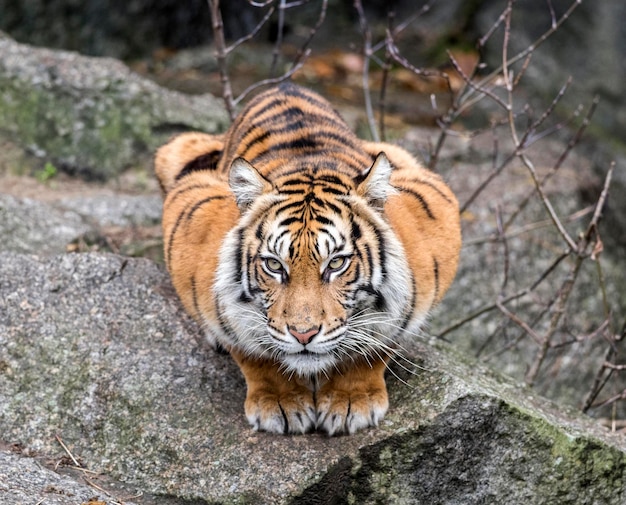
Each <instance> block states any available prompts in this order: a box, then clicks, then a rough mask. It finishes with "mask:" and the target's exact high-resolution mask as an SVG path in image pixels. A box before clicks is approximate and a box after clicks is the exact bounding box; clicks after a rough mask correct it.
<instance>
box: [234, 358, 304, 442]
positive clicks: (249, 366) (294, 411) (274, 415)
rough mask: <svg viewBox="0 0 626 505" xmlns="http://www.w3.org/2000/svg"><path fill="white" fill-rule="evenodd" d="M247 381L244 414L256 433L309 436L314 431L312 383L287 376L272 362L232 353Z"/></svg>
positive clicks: (294, 376)
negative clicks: (304, 434) (302, 434)
mask: <svg viewBox="0 0 626 505" xmlns="http://www.w3.org/2000/svg"><path fill="white" fill-rule="evenodd" d="M231 355H232V356H233V358H234V359H235V361H236V362H237V364H238V365H239V368H240V369H241V372H242V373H243V375H244V377H245V379H246V385H247V386H248V391H247V394H246V402H245V411H246V417H247V418H248V421H249V422H250V424H251V425H252V426H253V427H254V429H256V430H260V431H269V432H271V433H282V434H288V433H308V432H310V431H313V430H314V429H315V419H316V414H315V404H314V401H313V391H312V389H311V388H310V387H309V384H308V383H307V382H306V381H304V380H302V379H299V378H298V377H297V376H296V375H293V376H289V375H285V374H284V373H283V372H282V371H281V370H280V369H279V366H278V365H277V364H276V363H274V362H272V361H269V360H266V359H259V358H251V357H244V356H243V354H242V353H240V352H238V351H236V350H231Z"/></svg>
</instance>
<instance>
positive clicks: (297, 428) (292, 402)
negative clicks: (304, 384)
mask: <svg viewBox="0 0 626 505" xmlns="http://www.w3.org/2000/svg"><path fill="white" fill-rule="evenodd" d="M245 409H246V417H247V418H248V421H249V422H250V424H251V425H252V426H253V427H254V429H255V430H258V431H268V432H270V433H280V434H285V435H286V434H288V433H294V434H302V433H309V432H311V431H313V430H314V429H315V424H316V413H315V404H314V403H313V394H312V393H311V392H310V391H307V390H302V391H288V392H282V393H276V392H272V391H267V390H265V391H256V392H253V393H249V394H248V397H247V398H246V404H245Z"/></svg>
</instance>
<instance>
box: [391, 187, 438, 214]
mask: <svg viewBox="0 0 626 505" xmlns="http://www.w3.org/2000/svg"><path fill="white" fill-rule="evenodd" d="M394 187H395V188H396V189H399V190H400V191H402V192H404V193H406V194H408V195H411V196H412V197H414V198H415V199H416V200H417V201H418V202H419V203H420V205H421V206H422V209H424V212H426V215H427V216H428V217H429V218H430V219H435V216H434V214H433V213H432V211H431V210H430V207H429V206H428V203H426V199H425V198H424V197H423V196H422V195H421V194H420V193H418V192H417V191H413V190H412V189H409V188H402V187H397V186H394Z"/></svg>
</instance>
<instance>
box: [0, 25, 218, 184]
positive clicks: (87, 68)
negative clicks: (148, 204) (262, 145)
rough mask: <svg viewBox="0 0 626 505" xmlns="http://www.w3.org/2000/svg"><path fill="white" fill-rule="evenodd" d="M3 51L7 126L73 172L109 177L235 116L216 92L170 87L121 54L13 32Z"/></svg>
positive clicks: (1, 85)
mask: <svg viewBox="0 0 626 505" xmlns="http://www.w3.org/2000/svg"><path fill="white" fill-rule="evenodd" d="M0 54H1V55H2V56H1V57H0V131H2V132H3V134H5V135H8V137H9V138H10V139H12V140H14V141H15V142H18V143H19V144H20V145H21V146H22V147H24V148H25V149H27V150H29V151H30V152H32V153H34V154H35V155H37V156H39V157H41V158H44V159H46V160H49V161H51V162H52V163H53V164H54V165H56V166H58V167H59V168H63V169H65V170H67V171H69V172H72V173H79V174H81V175H84V176H87V177H92V178H98V179H107V178H110V177H112V176H114V175H116V174H119V173H120V172H121V171H122V170H123V169H125V168H127V167H129V166H131V165H133V164H137V163H139V162H142V161H143V162H145V161H146V160H147V159H148V158H149V157H150V156H151V154H150V153H152V151H153V150H154V148H155V147H156V146H158V145H159V144H161V143H163V142H164V140H165V139H166V138H167V137H168V136H169V135H171V134H172V133H175V132H177V131H181V130H188V129H198V130H203V131H207V132H216V131H220V130H222V129H223V128H224V127H225V126H226V125H227V123H228V120H227V116H226V113H225V111H224V108H223V107H222V106H221V105H220V103H219V102H218V100H217V99H215V98H214V97H212V96H210V95H202V96H186V95H183V94H181V93H176V92H173V91H167V90H165V89H163V88H160V87H159V86H157V85H156V84H154V83H153V82H151V81H148V80H146V79H142V78H140V77H139V76H137V75H136V74H133V73H132V72H131V71H130V70H129V69H128V68H127V67H126V66H125V65H124V64H122V63H121V62H119V61H117V60H113V59H109V58H89V57H86V56H81V55H79V54H78V53H71V52H66V51H52V50H49V49H40V48H34V47H31V46H27V45H24V44H19V43H17V42H15V41H14V40H12V39H10V38H9V37H7V36H0Z"/></svg>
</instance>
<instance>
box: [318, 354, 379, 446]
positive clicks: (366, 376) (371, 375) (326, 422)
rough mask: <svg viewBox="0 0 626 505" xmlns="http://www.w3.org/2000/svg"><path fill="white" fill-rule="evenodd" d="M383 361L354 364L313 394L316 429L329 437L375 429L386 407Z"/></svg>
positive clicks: (334, 376) (338, 373)
mask: <svg viewBox="0 0 626 505" xmlns="http://www.w3.org/2000/svg"><path fill="white" fill-rule="evenodd" d="M386 368H387V363H386V362H385V361H383V360H377V361H371V362H369V363H368V362H366V361H362V362H357V363H355V364H353V365H352V367H351V368H347V369H345V370H341V371H340V372H337V373H335V375H333V376H332V377H331V378H330V380H329V381H328V382H326V383H325V384H324V385H323V386H321V388H320V389H319V391H317V393H316V408H317V418H318V420H317V427H318V428H319V429H321V430H322V431H325V432H326V433H328V434H329V435H335V434H339V433H354V432H355V431H357V430H359V429H361V428H366V427H368V426H377V425H378V423H379V421H380V420H381V419H382V418H383V417H384V415H385V413H386V412H387V408H388V407H389V399H388V396H387V387H386V385H385V370H386Z"/></svg>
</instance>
